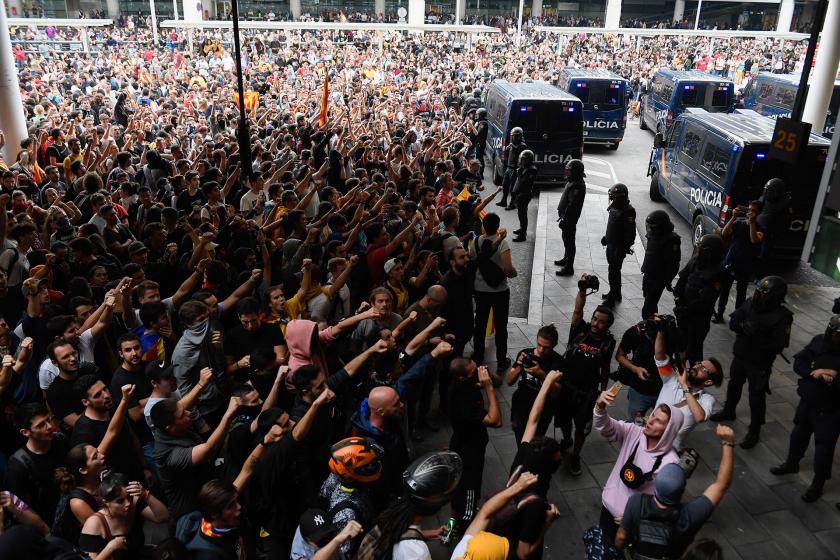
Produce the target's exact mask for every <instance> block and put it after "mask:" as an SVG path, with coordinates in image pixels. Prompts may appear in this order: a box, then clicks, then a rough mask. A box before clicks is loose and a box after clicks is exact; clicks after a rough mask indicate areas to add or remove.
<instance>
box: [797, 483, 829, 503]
mask: <svg viewBox="0 0 840 560" xmlns="http://www.w3.org/2000/svg"><path fill="white" fill-rule="evenodd" d="M824 484H825V479H824V478H823V477H821V476H814V480H812V481H811V485H810V486H809V487H808V488H807V489H806V490H805V493H804V494H802V501H803V502H808V503H809V504H810V503H811V502H816V501H817V500H818V499H819V497H820V496H822V493H823V485H824Z"/></svg>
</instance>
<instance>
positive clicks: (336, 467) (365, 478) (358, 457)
mask: <svg viewBox="0 0 840 560" xmlns="http://www.w3.org/2000/svg"><path fill="white" fill-rule="evenodd" d="M330 471H332V472H333V473H335V474H336V476H338V477H339V478H340V479H341V480H342V481H345V482H361V483H369V482H376V481H377V480H379V477H380V476H381V475H382V461H381V460H380V459H379V456H378V455H377V454H376V451H375V450H374V449H373V447H371V445H370V443H368V441H367V440H366V439H365V438H363V437H349V438H346V439H343V440H341V441H339V442H338V443H336V444H334V445H333V446H332V447H331V448H330Z"/></svg>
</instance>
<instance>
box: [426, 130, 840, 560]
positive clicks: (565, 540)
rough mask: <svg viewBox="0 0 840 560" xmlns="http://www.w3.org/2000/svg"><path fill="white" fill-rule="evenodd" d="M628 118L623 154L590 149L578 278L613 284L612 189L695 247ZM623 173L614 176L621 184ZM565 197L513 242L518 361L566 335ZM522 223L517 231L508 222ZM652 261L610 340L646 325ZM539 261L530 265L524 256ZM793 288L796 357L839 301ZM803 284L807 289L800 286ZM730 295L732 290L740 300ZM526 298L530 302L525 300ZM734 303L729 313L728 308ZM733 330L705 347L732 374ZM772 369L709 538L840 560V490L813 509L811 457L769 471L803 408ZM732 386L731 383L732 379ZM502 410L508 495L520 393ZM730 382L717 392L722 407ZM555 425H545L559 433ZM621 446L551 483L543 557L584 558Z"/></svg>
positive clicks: (513, 347)
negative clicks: (759, 416) (559, 216)
mask: <svg viewBox="0 0 840 560" xmlns="http://www.w3.org/2000/svg"><path fill="white" fill-rule="evenodd" d="M635 126H636V124H635V123H633V122H631V123H630V127H631V128H630V129H628V131H627V137H626V139H625V142H624V143H622V145H621V147H620V148H619V150H618V151H617V152H611V151H608V150H600V149H597V148H596V149H589V148H587V156H586V158H585V162H586V164H587V173H588V175H589V176H588V179H587V181H588V183H589V185H590V188H589V190H588V193H587V199H586V204H585V207H584V214H583V217H582V219H581V221H580V223H579V228H578V232H577V235H578V237H577V245H578V256H577V260H576V263H575V268H576V269H577V271H578V272H594V273H596V274H598V276H599V277H600V278H601V283H602V286H604V285H606V271H607V263H606V258H605V257H604V251H603V248H602V247H601V245H600V238H601V236H602V235H603V233H604V227H605V217H606V212H605V209H606V205H607V200H606V195H605V192H606V191H605V187H608V186H609V185H610V184H612V182H614V181H616V180H621V181H622V182H624V183H626V184H627V185H628V186H629V187H630V190H631V200H632V202H633V204H634V205H635V206H636V208H637V210H638V214H639V222H638V225H639V230H640V231H642V232H643V231H644V227H643V226H644V222H643V220H644V217H645V216H646V215H647V213H649V212H650V211H652V210H653V209H656V208H665V209H667V210H668V211H669V212H671V214H672V219H673V220H674V222H675V224H677V231H678V233H680V234H681V235H682V236H683V238H684V244H683V262H685V261H686V260H687V259H688V257H689V255H690V251H691V247H690V244H689V243H688V233H689V231H688V225H687V224H686V223H685V222H683V221H682V219H681V218H679V216H678V215H677V214H676V213H674V212H673V211H672V210H671V209H670V207H668V206H667V205H663V204H656V203H653V202H651V201H650V200H649V199H648V198H647V186H648V182H647V178H646V177H645V171H646V162H647V154H648V153H649V152H648V150H649V147H650V143H651V140H652V135H650V134H649V133H648V132H643V131H640V130H638V129H637V128H636V127H635ZM616 170H617V175H618V176H617V177H616ZM559 196H560V192H559V191H548V192H543V193H541V195H540V198H539V202H538V203H537V200H536V199H535V200H534V201H533V202H532V204H531V206H532V208H531V213H532V214H533V215H535V218H534V217H532V219H531V224H530V227H529V233H528V235H529V242H528V243H525V244H517V245H516V246H515V248H514V258H515V262H516V263H517V268H519V270H520V277H519V278H518V279H516V281H515V286H516V287H515V288H514V292H513V294H512V295H513V297H512V299H511V310H512V313H511V315H512V316H513V317H517V318H516V319H512V320H511V324H510V325H509V326H508V332H509V341H510V342H509V344H510V355H511V356H515V355H516V352H517V351H518V350H519V349H521V348H526V347H533V345H534V339H535V336H536V331H537V329H538V328H539V326H540V325H541V324H544V323H548V322H554V323H555V324H556V325H557V327H558V329H559V330H560V331H561V333H563V332H567V330H568V326H569V319H570V317H569V316H570V314H571V311H572V308H573V305H574V297H575V293H576V282H577V279H576V278H559V277H557V276H555V275H554V266H553V264H552V261H553V260H554V259H556V258H560V257H561V256H562V242H561V240H560V234H559V230H558V229H557V228H556V226H555V222H554V220H555V219H554V215H555V208H556V206H557V201H558V199H559ZM500 214H501V215H502V216H503V218H502V219H503V225H504V227H507V228H508V229H509V230H513V229H516V227H515V216H513V215H512V214H513V213H512V212H501V213H500ZM512 225H513V226H514V227H511V226H512ZM643 255H644V247H643V245H642V243H641V241H638V242H637V243H636V246H635V255H630V256H629V257H628V259H627V261H625V265H624V288H623V295H624V301H623V302H622V304H621V305H620V306H619V307H618V308H617V309H616V323H615V325H614V326H613V329H612V330H613V332H614V334H615V335H616V337H617V338H618V337H620V336H621V334H622V333H623V332H624V330H625V329H626V328H628V327H629V326H630V325H632V324H634V323H636V322H637V321H638V320H640V309H641V304H642V298H641V287H640V286H641V276H640V272H639V263H640V261H641V258H642V257H643ZM529 258H530V259H531V262H530V263H528V262H527V260H528V259H529ZM787 276H788V278H789V279H790V280H791V281H792V282H794V283H793V284H792V285H791V290H790V294H789V296H788V305H789V307H790V308H791V309H792V310H793V311H794V313H795V321H794V328H793V331H792V334H791V346H790V348H789V349H788V350H787V351H786V354H787V355H788V356H792V355H793V354H794V353H795V352H797V351H798V350H799V349H800V348H802V346H803V345H805V344H806V343H807V342H808V341H809V340H810V338H811V337H812V336H813V335H815V334H817V333H818V332H821V331H822V330H823V329H824V327H825V324H826V320H827V319H828V317H829V315H830V309H831V301H832V299H833V298H834V297H837V296H838V295H840V289H838V288H837V284H836V283H834V282H832V281H830V280H829V279H827V278H826V277H824V276H821V275H814V274H809V273H806V272H803V271H802V270H799V271H793V272H791V273H789V274H788V275H787ZM800 282H801V283H800ZM732 296H733V298H734V290H733V293H732ZM525 297H527V299H525ZM591 299H592V301H589V302H587V310H591V309H592V308H593V307H594V305H595V304H596V303H598V302H599V301H600V297H598V295H595V296H592V298H591ZM733 301H734V299H731V300H730V305H729V308H730V309H731V307H732V304H733V303H732V302H733ZM672 306H673V299H672V298H671V296H670V294H668V293H666V294H665V296H664V297H663V300H662V302H661V306H660V309H662V310H665V311H670V310H671V308H672ZM733 340H734V336H733V334H732V333H731V332H730V331H729V330H728V328H726V327H725V326H723V325H712V329H711V332H710V333H709V335H708V338H707V339H706V353H707V354H711V355H715V356H718V357H719V358H720V359H721V361H722V362H723V364H724V368H725V370H728V367H729V364H730V361H731V358H730V354H731V348H732V343H733ZM488 346H489V347H488V349H487V351H486V356H487V358H488V359H493V355H494V354H493V349H492V342H491V341H489V340H488ZM775 369H776V371H775V373H774V375H773V377H772V379H771V388H772V392H773V394H772V395H771V396H769V397H768V411H767V416H768V418H767V421H768V423H767V425H766V426H765V428H764V430H763V432H762V442H761V443H760V444H759V445H758V446H757V447H756V448H754V449H752V450H749V451H747V450H743V449H741V448H737V449H736V453H735V457H736V467H735V479H734V481H733V484H732V488H731V490H730V492H729V494H728V495H727V496H726V498H725V499H724V501H723V502H722V503H721V505H720V507H719V508H718V510H717V511H716V512H715V514H714V516H713V517H712V519H711V521H710V522H709V523H708V524H707V525H706V527H704V529H703V531H702V532H701V535H703V536H708V537H713V538H715V539H717V540H718V541H719V542H720V543H721V544H722V546H723V547H724V549H725V557H726V558H727V560H730V559H743V560H747V559H753V558H755V559H760V560H771V559H777V558H778V559H781V558H809V559H822V558H840V511H838V510H837V509H835V507H834V503H835V502H836V501H838V500H840V482H837V481H836V480H835V481H830V482H829V483H828V484H827V485H826V493H825V495H824V496H823V498H822V499H821V500H819V501H817V502H816V503H814V504H805V503H804V502H802V501H801V500H800V498H799V495H800V494H801V493H802V492H803V491H804V489H805V488H806V486H807V485H808V483H809V482H810V476H811V472H812V471H811V467H812V455H811V453H809V454H808V455H807V456H806V457H805V460H803V462H802V464H801V467H802V471H801V473H800V474H798V475H788V476H784V477H776V476H773V475H771V474H770V473H769V471H768V469H769V468H770V467H771V466H773V465H775V464H777V463H779V462H781V460H782V459H783V458H784V457H785V455H786V452H787V447H788V436H789V434H790V430H791V426H792V418H793V412H794V408H795V406H796V403H797V402H798V397H797V395H796V380H795V375H794V374H793V373H792V372H791V370H790V366H789V365H788V364H786V363H785V362H783V361H782V360H777V363H776V368H775ZM727 378H728V376H727ZM499 391H500V395H501V400H502V406H503V409H504V418H505V426H503V427H502V428H500V429H498V430H492V431H491V441H490V445H488V446H487V461H486V465H487V466H486V474H485V477H484V493H485V494H491V493H493V492H495V491H497V490H498V489H500V488H501V487H502V485H503V484H504V480H505V479H506V473H507V471H508V469H509V467H510V463H511V461H512V459H513V456H514V454H515V449H516V446H515V442H514V438H513V434H512V432H511V430H510V427H509V423H508V419H509V416H508V414H509V399H510V397H511V395H512V393H513V390H512V388H508V387H502V388H501V389H500V390H499ZM724 392H725V384H724V387H722V388H721V389H719V390H714V391H713V393H714V394H716V396H717V397H718V398H719V399H720V400H719V401H718V404H717V407H716V408H720V406H721V404H722V399H723V394H724ZM612 412H613V413H614V414H616V415H617V416H619V417H623V416H624V415H625V414H626V400H625V399H621V398H620V399H619V404H618V405H617V406H616V407H615V409H614V410H613V411H612ZM737 412H738V417H739V420H737V421H736V422H734V423H733V425H734V428H735V431H736V434H738V436H739V437H741V436H743V434H745V433H746V425H745V424H744V423H743V422H742V419H744V418H748V416H749V412H748V408H747V404H746V398H744V399H742V403H741V406H740V407H739V408H738V411H737ZM711 428H712V426H711V425H702V426H700V427H698V429H697V430H695V432H694V433H692V435H691V436H690V438H689V444H690V445H691V446H693V447H695V448H696V449H697V450H698V451H699V453H700V455H701V462H700V465H699V466H698V468H697V470H696V471H695V473H694V475H693V477H692V478H691V479H690V480H689V484H688V491H687V494H688V495H689V496H696V495H699V494H701V493H702V491H703V490H704V489H705V488H706V486H707V485H708V484H710V483H711V481H712V480H713V479H714V476H715V470H716V468H717V464H718V460H719V456H720V444H719V443H718V441H717V438H716V437H715V436H714V433H713V431H712V430H711ZM552 429H553V428H549V433H551V431H552ZM432 436H433V437H429V438H428V439H427V441H426V442H424V443H423V444H422V445H421V446H420V448H421V449H423V450H425V449H440V448H441V447H443V446H445V445H446V443H447V442H448V438H449V433H448V431H447V430H446V429H444V430H441V431H440V432H438V433H437V434H433V435H432ZM615 457H616V449H615V448H614V447H613V446H612V445H611V444H609V443H607V442H605V441H604V440H602V439H601V438H600V436H598V435H597V434H593V435H591V436H590V438H589V439H588V440H587V443H586V445H585V447H584V449H583V454H582V459H583V461H582V462H583V464H584V468H583V474H582V476H580V477H571V476H570V475H568V474H567V473H566V472H565V470H563V469H562V468H561V470H560V471H559V472H558V473H557V474H556V475H555V477H554V484H553V485H552V488H551V493H550V497H551V499H552V500H553V501H554V502H555V503H556V504H557V506H558V507H559V508H560V510H561V512H562V517H561V518H560V519H559V520H558V521H557V522H556V523H555V524H554V526H553V527H552V529H551V530H550V532H549V533H548V536H547V537H546V550H545V555H544V558H546V559H547V560H554V559H560V558H576V559H580V558H584V549H583V544H582V541H581V536H582V534H583V532H584V530H585V529H586V528H588V527H590V526H592V525H594V524H595V523H596V522H597V518H598V513H599V510H600V492H601V487H602V485H603V484H604V482H605V481H606V478H607V476H608V474H609V472H610V470H611V469H612V466H613V463H614V461H615ZM434 556H435V558H436V559H437V558H443V557H445V556H446V554H445V551H444V550H442V549H436V550H434Z"/></svg>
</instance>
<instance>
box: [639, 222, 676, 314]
mask: <svg viewBox="0 0 840 560" xmlns="http://www.w3.org/2000/svg"><path fill="white" fill-rule="evenodd" d="M645 230H646V234H645V237H646V238H647V241H648V242H647V247H646V249H645V259H644V261H642V295H644V296H645V302H644V304H643V305H642V319H647V318H648V317H650V316H651V315H653V314H654V313H656V312H657V311H658V310H659V309H658V306H659V298H661V297H662V292H663V290H665V288H666V287H668V286H670V285H671V282H673V280H674V276H676V275H677V271H679V269H680V253H681V250H680V236H679V234H677V233H676V232H674V224H673V223H672V222H671V218H670V217H669V216H668V213H667V212H666V211H665V210H654V211H653V212H651V213H650V214H649V215H648V217H647V219H645Z"/></svg>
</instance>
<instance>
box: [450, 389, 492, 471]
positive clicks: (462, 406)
mask: <svg viewBox="0 0 840 560" xmlns="http://www.w3.org/2000/svg"><path fill="white" fill-rule="evenodd" d="M473 381H474V380H468V381H466V382H462V381H454V382H453V383H452V387H451V389H450V391H449V420H450V422H451V424H452V438H451V439H450V441H449V447H450V449H451V450H452V451H456V452H458V453H459V454H460V455H461V458H462V459H464V461H465V462H468V461H472V460H474V458H475V456H476V455H477V454H480V456H481V458H483V457H484V447H485V446H486V445H487V442H488V441H490V438H489V437H488V435H487V426H485V425H484V417H485V416H487V410H486V409H485V408H484V395H482V392H481V389H480V388H479V387H476V386H475V385H474V384H473Z"/></svg>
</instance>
